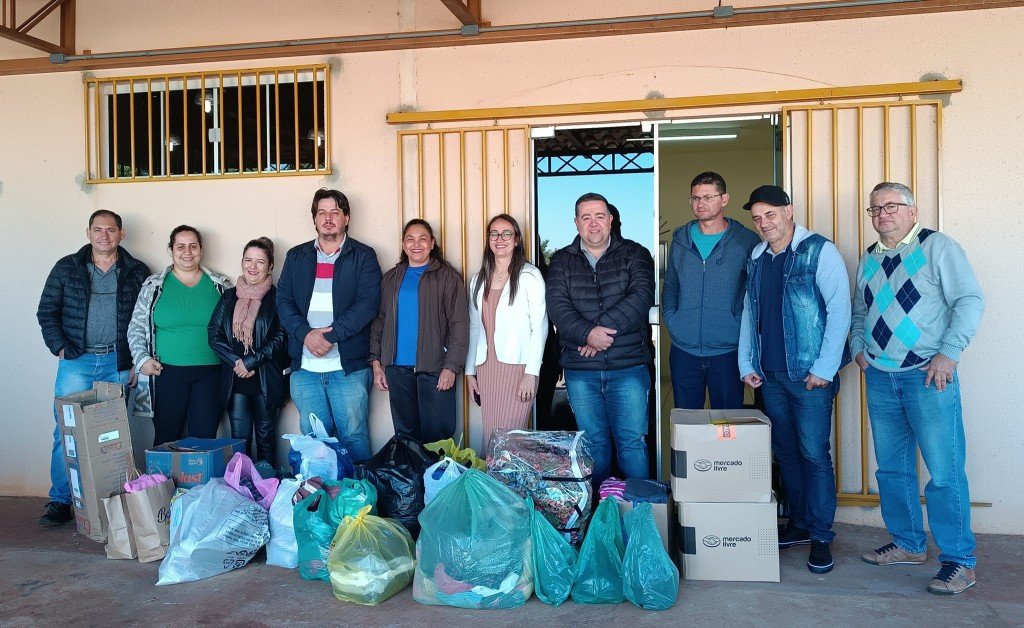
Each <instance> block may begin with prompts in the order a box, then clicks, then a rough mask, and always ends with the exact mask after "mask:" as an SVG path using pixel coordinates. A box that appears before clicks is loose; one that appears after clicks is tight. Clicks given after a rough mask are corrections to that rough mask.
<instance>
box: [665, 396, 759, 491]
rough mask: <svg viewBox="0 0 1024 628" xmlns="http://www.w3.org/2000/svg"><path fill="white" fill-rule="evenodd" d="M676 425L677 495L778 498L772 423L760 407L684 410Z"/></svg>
mask: <svg viewBox="0 0 1024 628" xmlns="http://www.w3.org/2000/svg"><path fill="white" fill-rule="evenodd" d="M670 420H671V423H672V441H671V442H672V465H671V466H672V498H673V499H674V500H675V501H678V502H761V503H766V502H769V501H771V499H772V486H771V485H772V464H771V460H772V458H771V455H772V454H771V421H769V420H768V417H766V416H765V415H764V414H762V413H761V412H759V411H757V410H752V409H740V410H681V409H679V408H675V409H673V410H672V414H671V417H670Z"/></svg>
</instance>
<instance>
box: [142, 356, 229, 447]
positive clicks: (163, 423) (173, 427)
mask: <svg viewBox="0 0 1024 628" xmlns="http://www.w3.org/2000/svg"><path fill="white" fill-rule="evenodd" d="M154 379H155V380H156V384H155V390H154V393H155V399H154V402H153V427H154V428H155V429H156V436H155V437H154V439H153V445H154V446H156V445H163V444H164V443H169V442H171V441H175V440H178V439H179V438H181V432H182V429H183V428H184V427H185V424H186V422H187V423H188V435H189V436H195V437H196V438H216V437H217V426H218V425H220V417H221V415H222V414H224V402H223V400H222V398H221V388H220V385H221V371H220V365H219V364H212V365H209V366H171V365H170V364H164V370H163V371H162V372H161V373H160V375H158V376H156V377H155V378H154Z"/></svg>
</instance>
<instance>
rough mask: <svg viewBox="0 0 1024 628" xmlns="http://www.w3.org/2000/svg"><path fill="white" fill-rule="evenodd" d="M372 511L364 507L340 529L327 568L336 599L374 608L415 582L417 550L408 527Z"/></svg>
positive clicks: (335, 537) (346, 520)
mask: <svg viewBox="0 0 1024 628" xmlns="http://www.w3.org/2000/svg"><path fill="white" fill-rule="evenodd" d="M370 510H371V507H370V506H364V507H363V508H362V509H360V511H359V513H358V514H357V515H356V516H355V517H345V519H344V520H343V521H342V522H341V525H340V526H338V532H337V534H335V536H334V541H333V544H332V546H333V547H332V549H331V554H330V557H329V558H328V560H327V568H328V570H329V571H330V575H331V587H332V589H333V590H334V597H336V598H338V599H339V600H343V601H346V602H355V603H356V604H365V605H369V606H373V605H376V604H380V603H381V602H383V601H384V600H386V599H388V598H389V597H391V596H392V595H394V594H396V593H398V592H399V591H401V590H402V589H404V588H405V587H407V586H409V583H410V582H412V572H413V566H414V563H413V551H414V548H413V542H412V536H410V535H409V531H408V530H406V529H405V526H403V525H402V524H400V523H398V522H397V521H394V520H391V519H382V518H380V517H375V516H373V515H371V514H370Z"/></svg>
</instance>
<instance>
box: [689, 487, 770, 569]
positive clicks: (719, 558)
mask: <svg viewBox="0 0 1024 628" xmlns="http://www.w3.org/2000/svg"><path fill="white" fill-rule="evenodd" d="M676 508H677V511H678V515H679V522H680V523H679V542H680V547H679V562H680V571H681V572H682V573H683V577H684V578H686V579H687V580H728V581H744V582H778V581H779V529H778V523H777V521H778V519H777V513H776V510H777V508H778V504H776V503H775V501H774V500H772V501H770V502H768V503H764V504H761V503H721V502H703V503H701V502H684V503H677V504H676Z"/></svg>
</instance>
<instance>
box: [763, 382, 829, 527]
mask: <svg viewBox="0 0 1024 628" xmlns="http://www.w3.org/2000/svg"><path fill="white" fill-rule="evenodd" d="M761 391H762V392H761V394H762V395H763V396H764V413H765V414H766V415H768V418H769V419H771V421H772V453H773V454H774V455H775V462H777V463H778V465H779V471H780V472H781V473H782V485H783V486H784V487H785V489H786V495H787V497H788V499H789V509H790V515H789V521H790V523H792V524H793V525H795V526H796V527H798V528H802V529H804V530H807V531H808V532H809V533H810V535H811V538H812V539H814V540H815V541H822V542H825V543H831V542H832V539H833V538H835V533H834V532H833V531H832V523H833V521H834V520H835V517H836V474H835V471H834V470H833V468H832V454H831V442H830V438H829V437H830V436H831V434H832V401H833V400H834V399H835V396H836V394H837V393H838V392H839V383H838V380H836V381H834V382H832V384H830V385H829V386H826V387H825V388H813V389H811V390H807V386H806V384H804V382H803V381H795V382H794V381H793V380H792V379H790V377H789V375H788V374H787V373H783V372H778V371H767V372H765V374H764V384H763V385H762V386H761Z"/></svg>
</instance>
